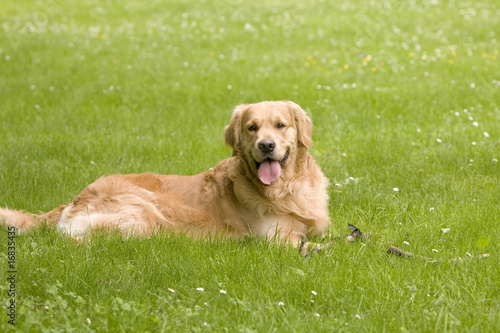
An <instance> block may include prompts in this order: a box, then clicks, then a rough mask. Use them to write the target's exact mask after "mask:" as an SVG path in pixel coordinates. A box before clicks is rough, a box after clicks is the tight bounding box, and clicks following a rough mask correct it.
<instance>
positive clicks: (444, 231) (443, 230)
mask: <svg viewBox="0 0 500 333" xmlns="http://www.w3.org/2000/svg"><path fill="white" fill-rule="evenodd" d="M450 230H451V229H450V228H443V229H441V231H442V232H443V234H445V233H447V232H448V231H450Z"/></svg>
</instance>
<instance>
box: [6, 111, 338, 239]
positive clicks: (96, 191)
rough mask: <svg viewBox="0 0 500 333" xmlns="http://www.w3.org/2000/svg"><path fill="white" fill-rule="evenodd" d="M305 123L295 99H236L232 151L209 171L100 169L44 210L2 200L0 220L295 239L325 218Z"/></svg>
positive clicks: (80, 228) (323, 193)
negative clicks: (6, 205)
mask: <svg viewBox="0 0 500 333" xmlns="http://www.w3.org/2000/svg"><path fill="white" fill-rule="evenodd" d="M311 130H312V124H311V120H310V119H309V117H308V116H307V115H306V114H305V112H304V111H303V110H302V109H301V108H300V107H299V106H298V105H297V104H295V103H292V102H288V101H282V102H261V103H257V104H246V105H240V106H238V107H236V109H235V110H234V113H233V116H232V118H231V121H230V123H229V125H228V126H227V127H226V130H225V140H226V143H227V144H228V145H230V146H232V147H233V157H231V158H228V159H226V160H223V161H221V162H220V163H218V164H217V165H216V166H215V167H214V168H212V169H210V170H208V171H205V172H203V173H200V174H198V175H195V176H174V175H169V176H166V175H156V174H151V173H145V174H130V175H113V176H108V177H102V178H100V179H98V180H97V181H96V182H94V183H92V184H90V185H89V186H87V188H85V189H84V190H83V192H81V193H80V194H79V195H77V196H76V198H75V199H74V200H73V202H71V203H69V204H67V205H63V206H60V207H59V208H56V209H54V210H53V211H51V212H49V213H46V214H41V215H33V214H27V213H23V212H19V211H13V210H8V209H2V208H0V220H5V222H6V223H7V224H8V225H14V226H16V227H18V228H19V229H20V230H23V229H28V228H30V227H32V226H34V225H36V224H37V223H39V222H41V221H46V222H47V223H49V224H57V225H58V226H59V227H60V228H62V229H63V230H64V231H66V232H68V233H69V234H71V235H74V236H79V235H83V234H85V233H86V232H88V231H90V230H93V231H97V230H100V229H115V228H117V229H118V230H120V231H121V232H123V233H125V234H130V233H135V234H151V233H153V232H156V231H159V230H175V231H182V232H187V233H188V234H191V235H192V236H193V237H197V238H199V237H204V236H206V235H208V234H211V235H213V236H215V235H217V236H222V237H242V236H265V237H274V236H275V235H276V236H277V237H278V238H279V239H282V240H288V241H291V242H293V243H294V244H297V243H298V242H299V241H301V240H304V239H305V238H306V237H307V236H312V235H318V234H322V233H324V232H325V231H326V230H327V229H328V227H329V224H330V219H329V217H328V206H327V205H328V194H327V186H328V180H327V179H326V178H325V176H324V175H323V174H322V172H321V170H320V168H319V167H318V166H317V165H316V163H315V162H314V160H313V158H312V157H311V155H310V154H309V153H308V150H307V148H309V147H310V146H311V143H312V142H311ZM263 140H264V141H263ZM262 142H264V143H266V142H267V143H270V142H272V145H268V146H265V145H264V146H263V144H262ZM276 162H278V163H279V164H280V165H281V164H283V165H282V166H281V169H280V168H279V167H278V164H277V163H276ZM261 165H262V170H264V169H265V167H266V168H267V169H266V170H265V171H262V174H264V176H262V178H263V179H264V177H267V178H269V177H273V178H272V179H271V180H270V182H272V183H270V184H269V185H266V184H264V183H263V181H261V180H260V178H259V177H261V174H260V173H259V171H258V170H257V168H258V167H259V166H261ZM264 166H265V167H264ZM271 166H272V167H271ZM272 168H273V169H272ZM269 170H273V171H272V172H271V171H269ZM276 175H279V177H278V178H277V179H276V180H274V178H276Z"/></svg>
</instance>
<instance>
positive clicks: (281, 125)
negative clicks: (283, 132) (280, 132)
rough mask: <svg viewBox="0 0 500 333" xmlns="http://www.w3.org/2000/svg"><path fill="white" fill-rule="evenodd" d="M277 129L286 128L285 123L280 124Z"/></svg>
mask: <svg viewBox="0 0 500 333" xmlns="http://www.w3.org/2000/svg"><path fill="white" fill-rule="evenodd" d="M276 127H277V128H283V127H285V124H283V123H278V125H276Z"/></svg>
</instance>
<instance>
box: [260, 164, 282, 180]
mask: <svg viewBox="0 0 500 333" xmlns="http://www.w3.org/2000/svg"><path fill="white" fill-rule="evenodd" d="M257 175H258V176H259V179H260V181H261V182H263V183H264V184H266V185H270V184H272V183H274V181H275V180H276V179H278V178H279V176H280V175H281V165H280V164H279V162H276V161H274V162H269V161H264V162H262V163H261V164H260V166H259V170H257Z"/></svg>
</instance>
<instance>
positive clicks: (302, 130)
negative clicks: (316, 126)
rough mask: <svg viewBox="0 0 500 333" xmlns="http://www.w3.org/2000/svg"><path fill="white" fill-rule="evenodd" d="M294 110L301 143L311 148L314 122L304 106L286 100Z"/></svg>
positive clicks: (292, 110) (293, 113) (293, 114)
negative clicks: (303, 108)
mask: <svg viewBox="0 0 500 333" xmlns="http://www.w3.org/2000/svg"><path fill="white" fill-rule="evenodd" d="M285 103H287V105H288V107H289V108H290V110H291V112H292V116H293V119H294V122H295V127H296V129H297V137H298V140H299V144H302V145H304V146H306V147H307V148H311V145H312V122H311V118H309V117H308V116H307V114H306V112H305V111H304V110H302V108H301V107H300V106H299V105H297V104H295V103H294V102H290V101H285Z"/></svg>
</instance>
